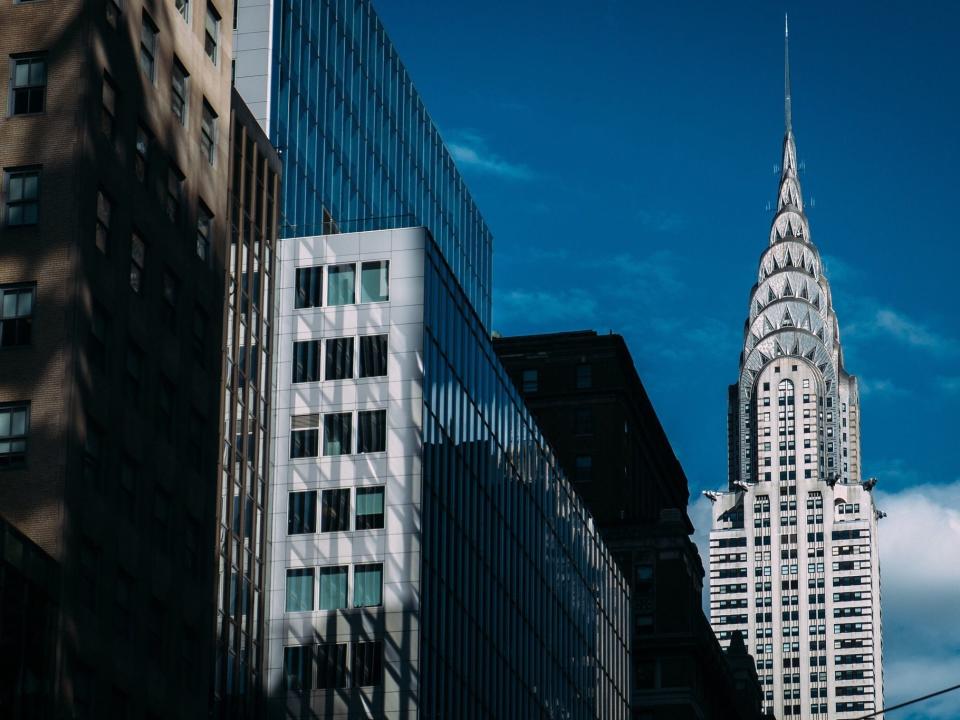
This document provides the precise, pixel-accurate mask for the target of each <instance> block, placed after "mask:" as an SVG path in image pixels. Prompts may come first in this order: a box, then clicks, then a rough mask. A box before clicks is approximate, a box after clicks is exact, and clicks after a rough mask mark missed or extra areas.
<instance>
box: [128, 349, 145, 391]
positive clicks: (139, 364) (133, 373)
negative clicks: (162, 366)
mask: <svg viewBox="0 0 960 720" xmlns="http://www.w3.org/2000/svg"><path fill="white" fill-rule="evenodd" d="M143 357H144V356H143V351H142V350H141V349H140V348H138V347H137V346H136V345H134V344H133V343H130V344H129V345H127V357H126V373H125V375H126V386H127V388H126V389H127V398H128V399H129V400H130V403H131V404H132V405H134V406H136V405H137V404H138V403H139V400H140V390H141V387H142V386H143Z"/></svg>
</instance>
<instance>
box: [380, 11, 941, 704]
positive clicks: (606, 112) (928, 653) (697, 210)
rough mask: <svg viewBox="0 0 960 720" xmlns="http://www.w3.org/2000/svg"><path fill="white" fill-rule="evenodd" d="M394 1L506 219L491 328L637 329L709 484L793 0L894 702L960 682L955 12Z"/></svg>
mask: <svg viewBox="0 0 960 720" xmlns="http://www.w3.org/2000/svg"><path fill="white" fill-rule="evenodd" d="M377 7H378V12H379V13H380V15H381V17H382V19H383V21H384V23H385V25H386V26H387V28H388V30H389V32H390V34H391V36H392V38H393V40H394V42H395V44H396V45H397V47H398V49H399V51H400V55H401V57H403V58H404V60H405V62H406V64H407V67H408V69H409V71H410V73H411V75H412V76H413V78H414V82H415V83H416V85H417V87H418V89H419V91H420V93H421V95H422V96H423V97H424V100H425V102H426V104H427V107H428V109H429V110H430V113H431V115H432V116H433V118H434V120H435V122H436V123H437V125H438V126H439V128H440V130H441V133H442V134H443V136H444V138H445V139H446V140H447V142H448V145H450V147H451V148H452V150H453V152H454V156H455V157H456V158H457V160H458V164H459V166H460V168H461V170H462V172H463V174H464V175H465V177H466V178H467V181H468V184H469V185H470V188H471V190H472V192H473V194H474V196H475V198H476V200H477V203H478V205H479V206H480V208H481V211H482V212H483V213H484V216H485V217H486V218H487V221H488V223H489V225H490V227H491V229H492V231H493V233H494V236H495V245H494V247H495V259H494V302H495V305H494V326H495V327H496V329H498V330H500V331H501V332H502V333H504V334H516V333H525V332H546V331H556V330H568V329H580V328H594V329H596V330H599V331H601V332H603V331H606V330H608V329H609V330H613V331H615V332H619V333H622V334H623V335H624V336H625V337H626V339H627V342H628V344H629V346H630V348H631V350H632V353H633V357H634V360H635V362H636V364H637V368H638V370H639V371H640V374H641V377H642V378H643V381H644V383H645V385H646V387H647V389H648V391H649V393H650V395H651V397H652V398H653V401H654V404H655V406H656V408H657V411H658V413H659V415H660V417H661V420H662V421H663V423H664V426H665V427H666V430H667V432H668V434H669V437H670V439H671V441H672V443H673V446H674V449H675V450H676V452H677V455H678V457H679V458H680V460H681V462H682V464H683V466H684V468H685V470H686V473H687V476H688V479H689V482H690V488H691V492H692V493H693V494H697V493H699V491H700V490H702V489H706V488H711V487H714V488H720V487H722V486H723V485H724V483H725V479H726V448H725V438H726V430H725V423H726V388H727V385H728V384H729V383H731V382H733V381H734V380H735V379H736V374H737V363H738V354H739V349H740V345H741V341H742V329H743V321H744V318H745V316H746V312H747V300H748V293H749V290H750V287H751V285H752V283H753V282H754V279H755V275H756V268H757V261H758V259H759V256H760V253H761V252H762V250H763V249H764V247H765V245H766V242H767V235H768V231H769V227H770V220H771V218H772V212H771V211H770V210H769V209H768V203H773V202H774V201H775V193H776V189H777V177H776V175H775V174H774V165H775V164H776V163H777V162H778V161H779V153H780V145H781V141H782V136H783V98H782V88H783V62H782V60H783V45H782V42H783V40H782V26H783V12H784V11H785V10H788V11H789V12H790V28H791V70H792V75H793V108H794V110H793V116H794V129H795V132H796V136H797V143H798V150H799V156H800V159H801V161H803V162H804V164H805V168H806V169H805V172H804V173H803V175H802V176H801V182H802V184H803V191H804V195H805V198H806V201H807V205H808V211H809V213H808V214H809V217H810V223H811V231H812V236H813V240H814V242H815V243H816V244H817V245H818V247H819V248H820V251H821V253H822V254H823V255H824V257H825V259H826V263H827V275H828V278H829V279H830V281H831V284H832V288H833V293H834V304H835V307H836V310H837V313H838V315H839V320H840V331H841V339H842V342H843V347H844V351H845V356H846V364H847V367H848V369H849V370H850V371H851V372H853V373H855V374H857V375H858V376H859V377H860V380H861V388H862V412H863V444H864V463H863V466H864V472H865V474H867V475H876V476H877V477H879V479H880V484H879V488H878V491H881V492H879V493H878V494H879V499H880V502H881V504H884V508H883V509H885V510H888V512H890V515H891V517H890V518H888V519H887V520H885V521H884V523H883V524H882V525H881V532H882V535H881V538H882V543H883V552H882V557H881V560H882V563H883V564H882V572H883V577H884V580H883V582H884V592H885V596H884V613H885V615H884V627H885V646H886V663H885V669H886V682H887V687H888V693H887V700H888V704H892V703H893V702H896V701H899V700H901V699H903V698H904V697H905V696H906V695H907V694H910V693H920V692H923V691H924V690H926V689H928V688H929V689H935V688H937V687H942V686H946V685H950V684H954V683H956V682H960V574H958V573H960V570H957V569H956V568H960V469H958V463H957V453H956V452H955V447H954V446H955V443H956V438H957V429H958V427H960V423H958V421H957V415H958V411H960V319H958V314H957V312H956V310H955V306H956V304H957V303H956V299H955V297H954V292H953V290H954V287H955V285H956V283H955V280H954V278H955V276H956V273H957V268H958V266H960V249H958V248H960V243H958V239H957V236H958V234H960V232H958V225H960V222H958V220H960V218H958V216H957V212H956V210H957V208H958V206H960V202H958V193H960V182H958V179H957V175H956V173H957V166H958V160H960V140H958V118H960V91H958V87H960V85H958V83H957V82H956V79H955V77H953V75H954V73H955V72H956V69H957V68H958V67H960V43H958V42H957V35H958V28H960V5H958V4H955V3H948V2H939V3H938V2H927V3H923V4H922V6H919V5H918V4H916V3H908V2H902V3H893V2H871V3H869V5H868V4H867V3H864V2H860V3H853V2H847V3H837V2H803V3H800V2H796V3H776V2H774V3H771V2H769V0H766V1H763V2H759V1H758V2H740V3H733V4H730V3H715V2H709V3H708V2H702V3H698V2H675V3H648V2H639V1H637V2H629V1H627V0H592V1H591V2H588V3H584V2H582V1H576V2H575V1H573V0H550V1H549V2H547V1H546V0H542V1H534V0H527V1H525V2H524V1H522V0H521V1H520V2H518V1H517V0H509V1H508V0H484V2H475V1H474V2H466V1H465V0H379V2H377ZM691 511H692V513H693V515H694V517H695V518H697V519H699V520H702V518H703V513H702V507H700V506H699V505H697V504H696V503H695V504H694V505H693V506H692V508H691ZM699 524H700V525H701V529H702V522H699ZM931 528H935V529H936V533H937V534H936V535H934V536H933V537H931V533H932V530H931ZM931 543H932V545H933V547H934V548H935V550H931ZM916 553H920V554H922V555H923V556H924V558H925V559H926V558H931V559H932V560H931V562H926V561H924V562H920V563H917V562H915V561H914V558H915V557H916ZM933 609H937V612H936V613H932V612H931V611H932V610H933ZM921 613H922V614H923V615H924V617H923V619H922V622H923V623H924V624H922V625H921V624H920V623H921V620H920V619H918V618H919V617H920V614H921ZM937 615H939V616H942V620H941V621H940V624H937V625H936V626H933V625H931V624H930V622H929V618H930V617H931V616H934V617H936V616H937ZM957 695H958V696H960V693H957ZM921 707H922V708H924V710H923V711H916V712H914V713H913V714H911V713H910V712H909V711H908V710H904V711H901V712H898V713H896V714H893V715H891V718H896V719H897V720H901V718H902V719H903V720H907V719H908V718H914V719H915V720H919V719H920V718H935V717H936V718H940V717H944V718H945V717H954V716H955V715H960V698H957V699H952V700H951V699H949V698H948V699H947V700H946V701H943V702H940V703H936V702H934V703H930V704H929V705H924V706H921ZM924 713H926V714H924Z"/></svg>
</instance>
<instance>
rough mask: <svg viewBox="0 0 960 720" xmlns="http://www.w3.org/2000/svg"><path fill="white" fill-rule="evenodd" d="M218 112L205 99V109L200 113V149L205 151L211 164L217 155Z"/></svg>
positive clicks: (204, 155)
mask: <svg viewBox="0 0 960 720" xmlns="http://www.w3.org/2000/svg"><path fill="white" fill-rule="evenodd" d="M216 148H217V114H216V113H215V112H214V111H213V108H212V107H210V104H209V103H208V102H207V101H206V100H204V101H203V111H202V112H201V115H200V149H201V150H202V151H203V157H204V158H206V160H207V162H208V163H210V164H211V165H213V164H214V162H215V160H216V157H217V151H216Z"/></svg>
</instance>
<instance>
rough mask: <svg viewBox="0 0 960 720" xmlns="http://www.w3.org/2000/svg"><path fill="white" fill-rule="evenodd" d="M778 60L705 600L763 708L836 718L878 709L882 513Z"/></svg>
mask: <svg viewBox="0 0 960 720" xmlns="http://www.w3.org/2000/svg"><path fill="white" fill-rule="evenodd" d="M785 52H786V46H785ZM785 59H786V61H787V62H786V66H785V115H786V132H785V136H784V140H783V166H782V170H781V175H780V188H779V193H778V199H777V212H776V215H775V216H774V219H773V225H772V227H771V228H770V242H769V246H768V247H767V249H766V250H765V251H764V252H763V254H762V255H761V257H760V267H759V270H758V273H757V282H756V284H755V285H754V286H753V289H752V290H751V293H750V306H749V316H748V318H747V321H746V323H745V327H744V346H743V352H742V354H741V356H740V377H739V379H738V381H737V383H736V384H734V385H732V386H730V392H729V411H728V418H729V420H728V422H729V431H728V432H729V442H730V451H729V456H730V478H729V489H728V491H726V492H722V493H714V492H708V493H706V495H707V497H709V498H710V499H711V500H712V501H713V530H712V531H711V533H710V608H711V610H710V612H711V622H712V623H713V626H714V630H715V631H716V632H717V634H718V636H719V637H720V640H721V642H724V643H726V642H728V641H729V638H730V637H731V636H732V635H733V634H734V633H739V634H740V635H742V636H743V637H745V638H746V639H747V644H748V647H749V648H750V649H751V650H753V651H754V656H755V657H756V659H757V667H758V669H759V672H760V675H761V679H762V681H763V684H764V690H765V692H764V704H765V707H766V708H768V709H770V710H772V711H774V712H775V714H776V715H777V717H779V718H803V719H804V720H807V719H814V720H816V719H818V718H831V720H833V719H834V718H837V719H842V718H855V717H860V716H862V715H864V713H867V712H871V711H875V710H878V709H880V708H882V707H883V662H882V640H881V629H882V626H881V618H880V567H879V555H878V545H877V520H878V519H879V518H880V517H882V513H881V512H880V511H879V510H877V508H876V507H875V505H874V501H873V494H872V492H871V491H872V489H873V486H874V484H875V481H874V480H867V481H864V479H863V477H862V476H861V472H860V398H859V392H858V386H857V379H856V377H854V376H853V375H850V374H849V373H848V372H847V370H846V368H845V366H844V361H843V349H842V348H841V345H840V330H839V324H838V322H837V315H836V313H835V312H834V309H833V302H832V299H831V294H830V285H829V283H828V282H827V278H826V276H825V274H824V270H823V263H822V261H821V257H820V253H819V251H818V250H817V248H816V246H815V245H814V244H813V243H812V241H811V239H810V225H809V222H808V220H807V217H806V215H805V214H804V210H803V196H802V194H801V192H800V181H799V178H798V176H797V149H796V142H795V139H794V134H793V127H792V119H791V96H790V71H789V67H790V66H789V58H788V57H786V58H785Z"/></svg>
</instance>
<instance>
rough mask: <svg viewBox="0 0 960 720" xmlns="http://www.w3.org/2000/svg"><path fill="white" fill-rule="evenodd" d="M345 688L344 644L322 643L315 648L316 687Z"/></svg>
mask: <svg viewBox="0 0 960 720" xmlns="http://www.w3.org/2000/svg"><path fill="white" fill-rule="evenodd" d="M346 686H347V645H346V643H322V644H320V645H318V646H317V687H318V688H342V687H346Z"/></svg>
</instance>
